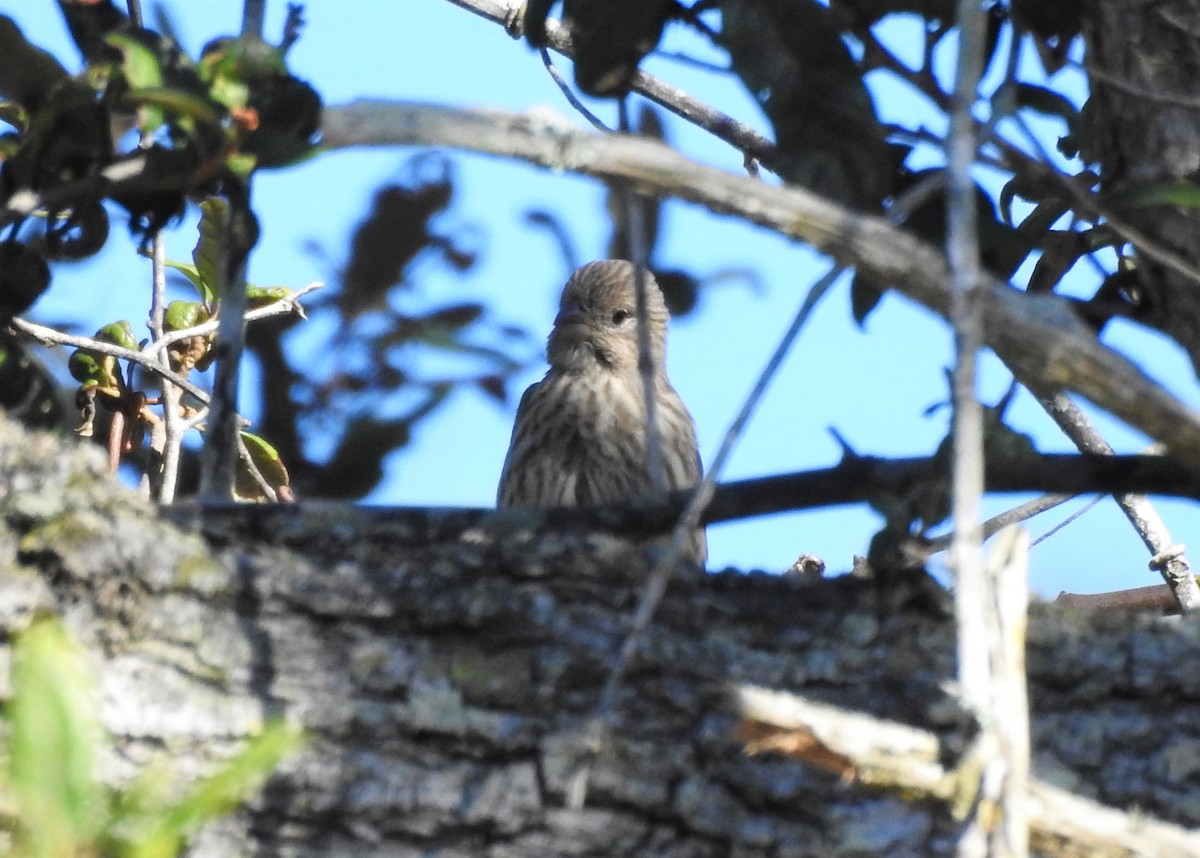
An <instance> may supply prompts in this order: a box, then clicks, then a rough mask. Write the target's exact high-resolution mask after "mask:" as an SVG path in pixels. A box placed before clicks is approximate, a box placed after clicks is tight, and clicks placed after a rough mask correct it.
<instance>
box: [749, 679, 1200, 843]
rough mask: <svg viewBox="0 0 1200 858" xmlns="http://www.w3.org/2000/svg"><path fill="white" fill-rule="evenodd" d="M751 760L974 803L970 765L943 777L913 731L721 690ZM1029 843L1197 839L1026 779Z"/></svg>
mask: <svg viewBox="0 0 1200 858" xmlns="http://www.w3.org/2000/svg"><path fill="white" fill-rule="evenodd" d="M731 697H732V698H733V706H734V708H735V710H736V711H737V713H738V714H740V715H741V716H742V718H743V722H742V726H741V728H740V732H741V735H742V737H743V739H744V740H746V741H747V744H748V749H749V750H750V751H751V753H761V752H764V751H773V752H776V753H782V754H788V755H790V756H793V757H798V758H800V759H802V760H805V761H807V762H809V763H812V764H814V765H818V766H821V767H822V768H825V769H827V770H829V771H833V772H836V773H838V774H840V775H842V776H843V777H846V778H852V779H854V780H858V781H861V782H863V783H866V784H870V785H873V786H877V787H880V788H883V789H888V790H891V791H893V792H897V793H900V794H903V795H906V796H908V797H909V798H913V799H916V798H926V799H934V800H937V801H942V802H946V803H947V804H949V805H950V807H951V811H952V812H954V811H956V810H957V811H958V812H961V811H962V809H963V808H964V807H965V806H967V805H970V804H971V803H973V802H974V800H975V796H974V794H973V789H972V785H973V784H974V783H975V782H976V778H977V776H976V775H974V774H972V772H971V767H972V765H973V764H974V763H975V761H974V760H972V759H971V758H970V757H967V758H965V759H964V760H963V761H962V762H961V763H960V764H959V765H958V766H957V767H956V768H953V769H951V768H946V767H945V766H944V765H943V763H942V762H941V761H942V760H945V759H948V758H949V755H948V754H944V753H943V749H942V748H941V745H940V742H939V741H938V738H937V736H935V735H934V734H932V733H929V732H926V731H924V730H918V729H916V728H915V727H909V726H907V725H904V724H897V723H895V722H891V721H884V720H882V719H879V718H874V717H871V716H869V715H864V714H862V713H859V712H852V711H849V710H846V709H841V708H838V707H836V706H829V705H826V704H822V703H816V702H814V701H811V700H806V699H805V698H803V697H799V696H797V695H791V694H785V693H782V692H777V691H770V690H767V689H764V688H757V687H754V686H746V685H744V686H739V687H736V688H733V689H731ZM1022 801H1023V803H1024V805H1025V808H1024V814H1023V815H1025V816H1027V817H1028V819H1029V824H1030V832H1029V834H1030V842H1031V845H1032V846H1033V848H1034V849H1035V850H1037V851H1038V852H1039V853H1040V854H1044V855H1062V856H1068V855H1070V856H1076V855H1088V856H1090V858H1135V856H1141V855H1155V856H1161V858H1176V856H1178V858H1185V856H1193V855H1198V854H1200V834H1197V833H1196V832H1193V831H1188V830H1186V829H1184V828H1181V827H1179V826H1177V825H1171V824H1170V823H1166V822H1161V821H1159V820H1157V819H1152V818H1150V817H1147V816H1145V815H1142V814H1130V813H1126V812H1125V811H1122V810H1117V809H1116V808H1112V807H1107V806H1105V805H1102V804H1099V803H1097V802H1094V801H1091V800H1090V799H1085V798H1081V797H1079V796H1076V795H1072V794H1071V793H1068V792H1066V791H1064V790H1061V789H1059V788H1058V787H1054V786H1051V785H1050V784H1048V783H1045V782H1043V781H1039V780H1036V779H1031V780H1030V781H1029V787H1028V791H1027V792H1026V793H1024V794H1023V796H1022Z"/></svg>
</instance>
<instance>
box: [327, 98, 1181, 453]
mask: <svg viewBox="0 0 1200 858" xmlns="http://www.w3.org/2000/svg"><path fill="white" fill-rule="evenodd" d="M324 116H325V119H324V126H323V128H324V138H325V146H326V148H329V149H337V148H346V147H350V146H396V145H409V146H449V147H454V148H460V149H464V150H468V151H473V152H482V153H488V154H494V155H501V156H504V157H508V158H516V159H519V160H523V161H527V162H529V163H532V164H537V165H539V166H543V167H548V168H552V169H556V170H567V171H570V172H576V173H581V174H583V175H588V176H593V177H596V178H599V179H603V180H605V181H621V180H626V181H630V182H632V183H633V184H634V186H635V187H637V188H638V189H639V190H640V191H642V192H643V193H647V194H651V195H656V196H675V197H678V198H680V199H684V200H688V201H690V202H694V203H697V204H699V205H703V206H705V207H707V208H709V209H710V210H712V211H714V212H717V213H721V214H731V215H735V216H737V217H741V218H743V219H745V220H748V221H750V222H752V223H756V224H759V225H761V226H765V227H767V228H769V229H773V230H775V231H777V232H779V233H781V234H783V235H787V236H789V237H791V238H795V239H797V240H799V241H804V242H807V243H809V244H811V245H813V246H814V247H816V248H817V249H818V250H821V251H823V252H825V253H828V254H830V255H831V256H833V257H834V258H835V259H837V260H838V261H839V262H840V263H842V264H843V265H847V266H852V267H855V268H857V269H858V270H859V271H861V272H863V273H864V274H866V275H868V276H870V277H871V278H872V279H873V280H875V281H876V282H878V283H884V284H890V285H891V286H893V287H894V288H896V290H897V291H899V292H901V293H902V294H904V295H905V296H907V297H908V298H910V299H912V300H913V301H916V302H918V303H920V304H922V305H924V306H926V307H928V308H929V309H931V310H933V311H934V312H936V313H938V314H939V315H941V316H942V317H944V318H945V317H947V316H948V314H949V307H950V294H951V293H950V287H949V275H948V272H947V269H946V263H945V260H944V258H943V256H942V254H941V253H940V252H939V251H938V250H937V249H935V248H933V247H931V246H929V245H927V244H925V243H924V242H921V241H919V240H918V239H916V238H914V237H912V236H911V235H908V234H907V233H904V232H902V231H901V230H899V229H897V228H895V227H894V226H892V225H891V224H889V223H888V222H887V221H885V220H883V219H881V218H876V217H868V216H864V215H859V214H856V213H854V212H852V211H850V210H849V209H846V208H844V207H842V206H839V205H837V204H835V203H832V202H830V201H829V200H826V199H824V198H822V197H820V196H818V195H816V194H813V193H811V192H808V191H805V190H803V189H801V188H795V187H773V186H769V185H765V184H763V183H762V182H758V181H756V180H754V179H751V178H748V177H745V176H740V175H735V174H733V173H728V172H726V171H724V170H718V169H716V168H714V167H709V166H706V165H703V164H699V163H696V162H694V161H691V160H689V159H687V158H685V157H683V156H682V155H680V154H679V153H677V152H675V151H674V150H673V149H671V148H670V147H668V146H665V145H663V144H661V143H658V142H656V141H653V140H648V139H642V138H623V137H614V136H611V135H609V136H606V137H601V136H599V135H596V134H592V133H589V132H585V131H580V130H578V129H576V128H575V127H573V126H572V125H570V124H569V123H568V122H567V121H566V120H563V119H561V118H560V117H557V116H556V115H554V116H547V115H545V114H542V113H539V114H528V115H518V114H512V113H505V112H501V111H490V110H465V109H457V108H449V107H441V106H432V105H421V104H412V103H404V102H388V101H369V100H362V101H356V102H354V103H352V104H348V105H342V106H335V107H330V108H328V109H327V110H326V111H325V114H324ZM980 301H981V303H982V305H983V314H984V333H985V341H986V343H987V345H988V346H990V347H991V348H992V349H994V350H995V351H996V352H997V354H998V355H999V356H1000V357H1001V358H1002V359H1003V360H1004V361H1005V362H1006V363H1007V364H1008V365H1009V367H1010V368H1012V369H1013V371H1014V372H1015V373H1016V374H1017V376H1018V378H1021V379H1027V378H1028V379H1031V380H1034V381H1036V380H1039V379H1040V380H1042V381H1043V382H1046V383H1052V384H1055V385H1056V386H1059V387H1064V388H1068V389H1071V390H1074V391H1076V392H1078V393H1080V394H1082V395H1083V396H1085V397H1087V398H1088V399H1090V400H1091V401H1092V402H1094V403H1096V404H1097V405H1099V406H1100V407H1101V408H1104V409H1105V410H1107V411H1109V412H1111V413H1112V414H1114V415H1116V416H1118V417H1120V418H1121V419H1123V420H1124V421H1125V422H1127V423H1128V424H1129V425H1131V426H1133V427H1135V428H1137V429H1140V430H1141V431H1142V432H1144V433H1145V434H1147V435H1149V436H1150V437H1151V438H1154V439H1155V440H1158V441H1161V442H1163V443H1164V444H1165V445H1166V446H1167V448H1168V449H1169V450H1170V451H1171V452H1172V453H1173V454H1174V455H1176V456H1177V457H1178V458H1179V460H1180V462H1181V463H1185V464H1184V466H1185V467H1188V465H1187V464H1186V463H1189V462H1191V463H1200V415H1197V414H1196V413H1195V412H1194V411H1192V410H1191V409H1190V408H1188V407H1187V406H1186V405H1184V404H1182V403H1181V402H1179V401H1178V400H1177V399H1176V398H1175V397H1173V396H1172V395H1171V394H1170V393H1168V392H1167V391H1165V390H1163V389H1162V388H1161V387H1160V386H1159V385H1157V384H1156V383H1155V382H1154V381H1152V380H1151V379H1150V378H1148V377H1147V376H1146V375H1145V374H1144V373H1143V372H1142V371H1141V370H1140V369H1139V368H1138V367H1136V366H1135V365H1134V364H1133V363H1131V362H1130V361H1129V360H1128V359H1126V358H1124V357H1123V356H1121V355H1120V354H1118V353H1116V352H1114V351H1112V350H1111V349H1109V348H1107V347H1105V346H1104V345H1102V344H1101V343H1099V342H1098V341H1097V340H1096V337H1095V336H1094V334H1093V333H1092V331H1091V330H1090V329H1089V328H1088V327H1087V326H1086V325H1084V324H1083V323H1082V322H1081V321H1080V320H1079V319H1078V318H1077V317H1076V316H1075V314H1074V313H1073V312H1072V311H1071V309H1070V307H1069V305H1068V303H1067V302H1066V301H1064V300H1063V299H1061V298H1058V297H1055V296H1050V295H1028V294H1025V293H1023V292H1019V291H1018V290H1016V289H1014V288H1012V287H1011V286H1009V285H1008V284H1006V283H1003V282H1002V281H999V280H996V279H994V278H987V279H985V280H984V281H983V282H982V284H981V286H980ZM1191 467H1194V468H1200V464H1193V465H1191Z"/></svg>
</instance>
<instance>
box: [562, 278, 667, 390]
mask: <svg viewBox="0 0 1200 858" xmlns="http://www.w3.org/2000/svg"><path fill="white" fill-rule="evenodd" d="M645 276H646V320H647V322H648V323H649V326H650V351H651V354H652V355H653V357H654V364H655V366H656V367H657V368H658V370H659V371H662V366H663V359H664V357H665V353H666V347H667V318H668V313H667V305H666V304H665V303H664V301H663V296H662V292H661V291H660V290H659V288H658V284H657V283H656V282H655V281H654V275H652V274H651V273H650V272H649V271H647V272H646V274H645ZM634 278H635V268H634V265H633V263H631V262H627V261H625V260H623V259H606V260H603V261H600V262H591V263H588V264H587V265H584V266H583V267H582V268H580V269H578V270H576V271H575V273H574V274H572V275H571V277H570V279H569V280H567V285H566V286H565V287H563V292H562V298H561V299H560V300H559V305H558V315H557V316H556V317H555V319H554V330H552V331H551V332H550V339H549V341H548V342H547V344H546V357H547V358H548V359H549V361H550V366H551V367H553V368H554V369H560V370H566V371H582V370H586V369H589V368H592V367H595V366H600V367H603V368H605V369H609V370H613V371H617V372H636V371H637V362H638V345H637V340H638V335H637V291H636V285H635V279H634Z"/></svg>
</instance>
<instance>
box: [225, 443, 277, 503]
mask: <svg viewBox="0 0 1200 858" xmlns="http://www.w3.org/2000/svg"><path fill="white" fill-rule="evenodd" d="M240 434H241V437H242V441H243V442H244V443H245V445H246V451H247V452H248V453H249V454H250V460H251V461H252V462H254V466H255V467H256V468H258V472H259V473H260V474H262V476H263V479H265V480H266V481H267V485H269V486H270V487H271V488H273V489H275V490H276V491H279V489H282V488H286V487H287V486H289V485H291V476H290V475H289V474H288V470H287V466H286V465H284V463H283V459H282V458H281V457H280V455H279V451H278V450H276V449H275V448H274V447H273V446H272V445H271V444H270V442H268V441H267V440H266V439H265V438H263V437H261V436H259V435H255V434H254V433H253V432H245V431H243V432H241V433H240ZM234 480H235V486H234V494H236V495H237V496H238V497H239V498H244V499H247V500H266V499H267V498H266V495H265V493H264V492H263V491H262V487H261V486H259V484H258V482H257V481H256V480H255V479H254V477H253V476H252V475H251V474H250V471H249V469H247V468H246V466H245V465H244V464H243V463H242V462H241V461H240V460H239V462H238V471H237V474H236V476H235V478H234Z"/></svg>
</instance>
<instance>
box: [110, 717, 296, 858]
mask: <svg viewBox="0 0 1200 858" xmlns="http://www.w3.org/2000/svg"><path fill="white" fill-rule="evenodd" d="M303 742H304V736H303V734H302V732H301V731H300V730H299V728H297V727H295V726H293V725H290V724H287V723H285V722H283V721H272V722H270V723H268V724H267V726H266V727H265V728H264V730H263V732H262V733H260V734H259V735H258V736H256V737H255V738H253V739H251V740H250V742H249V743H248V744H247V746H246V747H245V748H243V749H242V751H241V752H240V753H238V754H237V755H236V756H234V757H233V758H232V759H231V760H229V761H227V762H225V763H224V764H223V765H222V766H221V767H220V768H219V769H218V770H217V771H216V772H214V773H213V774H211V775H209V776H208V777H206V778H203V779H201V780H200V781H197V782H196V783H195V784H193V785H192V787H191V789H189V790H188V792H187V793H185V794H184V795H183V796H182V797H180V798H179V799H178V800H176V801H174V802H168V800H167V799H166V798H165V796H166V795H167V794H168V789H167V786H168V783H169V780H170V779H169V777H168V773H167V772H165V771H163V770H162V769H157V770H155V769H149V770H147V771H145V772H143V774H142V776H141V777H139V778H138V780H137V781H135V783H134V784H133V785H132V787H131V788H130V789H129V790H128V791H127V792H126V793H125V794H124V795H123V796H120V797H119V800H118V803H117V805H116V807H115V809H114V813H113V817H112V820H111V822H110V823H109V832H108V834H109V839H110V841H113V844H112V846H113V848H111V849H110V850H108V851H109V852H113V853H116V854H120V855H122V856H127V858H175V856H177V855H179V854H180V852H181V851H182V850H183V848H184V847H185V846H186V844H187V842H188V840H189V839H190V838H191V837H193V836H194V835H195V834H196V832H197V831H198V830H199V829H200V828H201V826H203V825H204V824H205V823H206V822H209V821H211V820H212V819H215V818H217V817H219V816H222V815H223V814H226V813H228V812H230V811H232V810H234V809H235V808H236V807H237V806H238V805H239V804H241V803H242V802H243V801H244V800H245V799H246V798H247V797H248V796H249V795H250V794H251V793H252V792H254V791H255V790H257V789H259V788H260V787H261V785H262V782H263V781H264V780H266V778H267V777H268V776H269V775H270V774H271V772H272V771H274V769H275V768H276V767H277V766H278V765H279V762H280V761H281V760H282V759H283V758H284V757H286V756H287V755H289V754H291V753H293V752H295V751H296V750H297V749H298V748H299V747H300V746H301V745H302V744H303ZM106 854H107V853H106Z"/></svg>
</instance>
